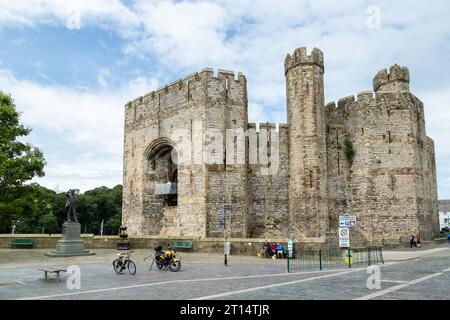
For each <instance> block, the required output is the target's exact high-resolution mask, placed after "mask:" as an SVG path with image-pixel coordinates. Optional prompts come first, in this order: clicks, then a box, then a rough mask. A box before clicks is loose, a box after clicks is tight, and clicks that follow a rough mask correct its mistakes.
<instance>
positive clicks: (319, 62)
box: [284, 47, 324, 74]
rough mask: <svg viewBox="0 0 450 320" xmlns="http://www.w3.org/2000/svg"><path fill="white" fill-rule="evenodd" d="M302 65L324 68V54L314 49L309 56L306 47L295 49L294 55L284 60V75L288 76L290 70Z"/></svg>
mask: <svg viewBox="0 0 450 320" xmlns="http://www.w3.org/2000/svg"><path fill="white" fill-rule="evenodd" d="M302 64H312V65H316V66H319V67H321V68H323V67H324V64H323V52H322V51H320V49H317V48H313V49H312V51H311V54H309V55H308V54H307V52H306V48H305V47H301V48H297V49H295V51H294V53H293V54H292V55H290V54H288V55H287V56H286V59H285V60H284V73H285V74H286V73H287V72H288V71H289V69H291V68H293V67H296V66H298V65H302Z"/></svg>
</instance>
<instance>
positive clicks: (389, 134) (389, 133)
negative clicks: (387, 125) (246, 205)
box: [388, 131, 392, 143]
mask: <svg viewBox="0 0 450 320" xmlns="http://www.w3.org/2000/svg"><path fill="white" fill-rule="evenodd" d="M388 137H389V139H388V141H389V143H391V142H392V139H391V132H390V131H388Z"/></svg>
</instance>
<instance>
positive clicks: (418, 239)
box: [416, 234, 422, 247]
mask: <svg viewBox="0 0 450 320" xmlns="http://www.w3.org/2000/svg"><path fill="white" fill-rule="evenodd" d="M421 240H422V239H421V238H420V234H416V243H417V247H420V241H421Z"/></svg>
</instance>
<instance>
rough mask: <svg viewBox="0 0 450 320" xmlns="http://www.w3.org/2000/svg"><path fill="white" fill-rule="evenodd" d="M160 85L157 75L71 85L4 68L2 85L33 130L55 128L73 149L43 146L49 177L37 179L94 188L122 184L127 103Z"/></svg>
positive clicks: (55, 133)
mask: <svg viewBox="0 0 450 320" xmlns="http://www.w3.org/2000/svg"><path fill="white" fill-rule="evenodd" d="M158 86H159V82H158V80H157V79H153V78H145V77H139V78H135V79H132V80H130V81H129V82H128V83H127V84H126V85H124V86H123V87H121V88H119V89H117V90H114V91H110V88H103V87H102V88H101V89H95V88H92V89H76V88H75V89H72V88H67V87H62V86H49V85H42V84H39V83H35V82H32V81H29V80H21V79H17V78H16V77H15V76H14V75H13V74H12V73H11V72H10V71H8V70H5V69H0V88H2V90H3V91H5V92H8V93H10V94H11V95H12V97H13V98H14V99H15V103H16V105H17V108H18V110H19V111H21V112H23V115H22V118H21V119H22V121H23V122H24V124H25V125H26V126H30V127H31V128H33V129H34V131H42V132H46V133H48V132H51V133H52V135H53V136H54V139H55V140H56V139H58V140H62V142H61V144H64V145H66V146H68V148H67V149H68V150H69V151H67V150H65V149H64V150H55V149H49V148H50V147H49V148H47V147H46V146H45V145H44V146H43V151H44V156H46V158H47V155H48V154H50V155H49V156H48V159H47V160H48V162H49V163H48V166H47V168H46V174H47V178H44V179H40V180H38V181H43V182H44V183H45V184H48V185H52V186H53V185H54V186H56V185H58V184H59V185H60V186H61V185H65V184H68V185H70V184H74V183H75V184H82V185H89V186H90V187H95V186H96V184H97V186H98V185H103V184H105V183H106V182H102V181H103V180H102V179H109V180H114V181H115V184H117V183H120V181H121V169H122V163H121V160H122V141H123V114H124V112H123V107H124V105H125V103H126V102H127V101H128V100H130V99H132V98H133V97H135V96H138V95H141V94H142V93H144V92H148V91H151V90H152V89H155V88H157V87H158ZM56 155H59V156H56ZM105 159H113V160H114V161H107V160H105ZM113 177H114V178H113ZM86 179H88V180H86Z"/></svg>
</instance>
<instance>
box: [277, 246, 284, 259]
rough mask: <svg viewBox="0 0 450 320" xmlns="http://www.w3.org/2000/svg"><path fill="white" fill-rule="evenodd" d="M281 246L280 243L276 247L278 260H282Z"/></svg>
mask: <svg viewBox="0 0 450 320" xmlns="http://www.w3.org/2000/svg"><path fill="white" fill-rule="evenodd" d="M283 250H284V249H283V245H282V244H281V243H279V244H278V246H277V258H278V259H283Z"/></svg>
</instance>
